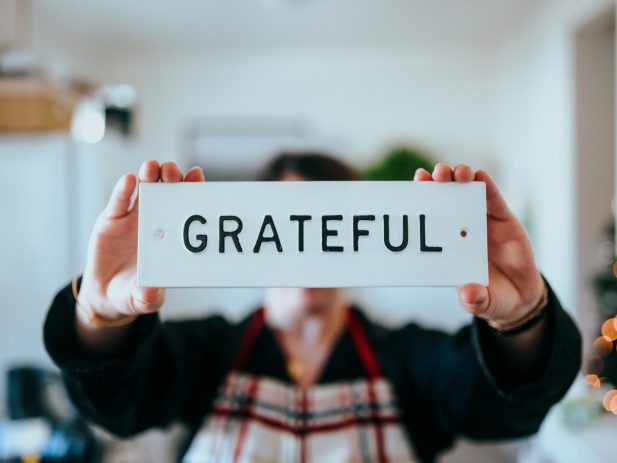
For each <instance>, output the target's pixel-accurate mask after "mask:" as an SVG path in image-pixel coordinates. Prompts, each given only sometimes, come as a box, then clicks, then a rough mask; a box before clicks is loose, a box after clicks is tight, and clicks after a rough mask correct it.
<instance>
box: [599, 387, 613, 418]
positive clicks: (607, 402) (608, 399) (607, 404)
mask: <svg viewBox="0 0 617 463" xmlns="http://www.w3.org/2000/svg"><path fill="white" fill-rule="evenodd" d="M602 405H603V406H604V409H605V410H606V411H607V412H611V413H614V414H617V389H611V390H610V391H608V392H607V393H606V394H604V398H603V399H602Z"/></svg>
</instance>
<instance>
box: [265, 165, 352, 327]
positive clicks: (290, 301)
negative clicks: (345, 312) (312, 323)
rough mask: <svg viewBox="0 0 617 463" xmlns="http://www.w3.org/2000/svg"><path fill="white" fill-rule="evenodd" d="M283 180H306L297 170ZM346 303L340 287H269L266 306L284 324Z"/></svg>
mask: <svg viewBox="0 0 617 463" xmlns="http://www.w3.org/2000/svg"><path fill="white" fill-rule="evenodd" d="M280 180H281V181H305V180H306V178H304V177H302V176H300V175H298V174H296V173H295V172H286V173H284V174H283V175H282V176H281V179H280ZM344 303H345V291H344V290H342V289H340V288H268V289H267V290H266V298H265V306H266V309H267V310H268V312H269V313H270V314H269V315H270V316H272V317H273V318H275V319H277V321H279V322H280V323H282V324H284V323H285V320H297V319H298V318H304V317H307V316H322V315H324V314H325V313H326V312H327V311H328V310H330V309H332V308H334V307H338V306H342V304H344Z"/></svg>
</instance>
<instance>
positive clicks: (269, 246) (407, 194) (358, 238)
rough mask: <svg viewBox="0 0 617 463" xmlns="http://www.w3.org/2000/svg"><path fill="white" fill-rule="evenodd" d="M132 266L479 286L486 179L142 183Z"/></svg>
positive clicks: (238, 281)
mask: <svg viewBox="0 0 617 463" xmlns="http://www.w3.org/2000/svg"><path fill="white" fill-rule="evenodd" d="M307 216H310V219H309V218H307ZM405 223H407V227H405ZM240 227H241V230H240ZM405 228H406V230H407V233H406V234H405V236H406V238H405V237H404V233H403V232H404V231H405ZM221 232H222V233H221ZM137 269H138V271H137V275H138V284H139V285H140V286H153V287H368V286H458V285H461V284H464V283H480V284H483V285H487V284H488V258H487V240H486V193H485V184H484V183H483V182H472V183H455V182H451V183H438V182H412V181H387V182H375V181H371V182H364V181H353V182H203V183H142V184H141V185H140V188H139V245H138V259H137Z"/></svg>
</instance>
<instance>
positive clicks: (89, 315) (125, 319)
mask: <svg viewBox="0 0 617 463" xmlns="http://www.w3.org/2000/svg"><path fill="white" fill-rule="evenodd" d="M81 281H82V280H81V279H80V278H79V277H78V275H76V276H75V277H74V278H73V281H72V284H71V289H72V292H73V298H74V299H75V308H76V311H77V317H78V319H79V320H80V321H81V322H82V323H83V324H85V325H88V326H92V327H99V328H114V327H119V326H124V325H128V324H130V323H132V322H133V321H134V320H135V319H137V315H125V314H122V313H120V312H117V311H114V312H113V313H109V314H108V313H103V312H102V311H99V310H97V309H96V308H95V307H97V306H96V305H95V304H91V303H90V302H89V300H90V298H89V297H88V296H86V295H88V294H92V292H91V291H88V290H87V285H86V284H84V285H83V287H82V285H81Z"/></svg>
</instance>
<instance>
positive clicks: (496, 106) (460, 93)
mask: <svg viewBox="0 0 617 463" xmlns="http://www.w3.org/2000/svg"><path fill="white" fill-rule="evenodd" d="M24 5H25V6H24ZM614 25H615V5H614V2H613V1H612V0H584V1H580V0H470V1H466V2H458V1H454V0H442V1H437V2H424V1H420V0H413V1H402V0H397V1H390V2H357V1H355V2H354V1H347V0H338V1H330V2H322V1H317V0H315V1H309V0H303V1H301V0H295V1H294V0H288V1H284V0H262V1H256V2H250V3H248V2H240V1H237V0H228V1H226V2H198V1H188V2H182V3H177V2H175V3H171V2H166V3H164V2H155V3H152V2H119V1H115V0H114V1H107V2H97V3H87V4H86V3H84V2H79V1H77V0H56V1H51V0H49V1H47V0H40V1H35V2H20V1H19V0H2V1H1V2H0V44H3V46H4V48H5V49H9V50H11V49H19V50H25V51H26V52H27V53H26V57H27V58H26V60H27V59H29V58H28V57H30V56H35V57H36V62H37V63H38V64H37V65H38V66H40V67H42V68H44V69H45V73H46V74H47V76H48V77H49V79H50V80H52V81H53V82H56V83H58V85H65V86H66V85H67V84H68V83H69V82H71V83H72V84H73V85H74V84H75V81H76V80H79V81H83V82H88V83H89V85H90V84H94V85H95V87H96V86H97V85H98V86H103V85H109V84H126V85H129V86H130V87H131V88H132V89H134V91H135V94H136V98H137V99H136V103H135V104H134V106H133V109H134V112H133V117H134V126H133V133H132V134H130V135H128V136H123V135H120V134H119V133H117V132H114V131H108V132H106V133H105V135H104V137H103V138H102V139H101V140H97V142H96V143H85V142H83V141H77V140H76V139H75V137H71V136H69V135H68V134H66V133H61V132H58V131H52V132H51V133H49V132H47V131H46V132H45V133H42V132H40V133H32V132H27V133H24V132H18V131H6V132H4V133H1V134H0V156H1V157H2V160H3V165H2V169H0V182H1V183H0V184H1V185H2V187H1V189H2V199H1V200H0V217H2V224H3V233H2V237H3V239H2V240H1V242H0V259H1V261H2V262H3V265H2V266H1V267H0V268H1V270H0V276H1V279H0V290H1V291H2V293H3V295H4V297H3V300H2V303H1V307H0V309H1V310H2V318H1V320H2V323H1V324H0V367H2V369H4V368H6V367H7V366H9V365H12V364H17V363H19V362H25V361H28V362H36V363H39V364H43V365H48V364H49V362H48V360H47V358H46V355H45V353H44V350H43V347H42V341H41V334H40V333H41V324H42V321H43V318H44V314H45V311H46V309H47V307H48V305H49V302H50V299H51V297H52V296H53V294H54V292H55V291H56V290H57V289H58V288H60V287H61V286H62V285H64V284H66V283H67V282H68V280H69V279H70V278H71V277H72V275H73V274H74V273H75V272H77V271H79V269H80V268H82V267H83V262H84V258H85V249H86V243H87V238H88V234H89V230H90V228H91V226H92V223H93V221H94V219H95V218H96V215H97V214H98V212H99V211H100V210H101V209H102V207H103V206H104V204H105V201H106V197H107V195H108V194H109V192H110V191H111V188H112V186H113V184H114V182H115V180H116V179H117V177H118V176H120V175H121V174H123V173H125V172H127V171H135V170H136V169H137V168H138V166H139V164H140V163H141V162H142V161H144V160H146V159H151V158H154V159H158V160H161V161H163V160H175V161H177V162H178V163H179V164H180V165H181V166H182V167H184V168H188V167H191V166H192V165H193V164H194V163H195V162H199V163H200V164H201V165H203V167H204V168H205V170H206V176H207V177H208V172H209V170H212V171H216V170H217V169H219V170H220V169H224V170H226V171H229V170H230V169H231V170H233V169H238V170H241V171H242V172H251V171H253V170H255V169H256V168H257V167H258V166H259V165H260V164H261V163H262V162H263V161H264V160H265V158H266V156H267V155H270V154H273V153H271V152H268V150H267V149H266V150H261V151H259V152H257V151H251V150H250V149H249V150H247V149H240V148H238V149H236V150H234V149H228V151H229V152H225V150H224V149H223V150H222V151H218V153H219V155H217V154H216V153H217V151H216V149H217V148H216V146H217V145H216V143H214V144H213V145H208V143H212V136H213V135H212V134H213V132H212V127H214V128H216V130H214V132H215V135H216V136H220V134H221V133H224V134H225V135H224V136H225V137H227V138H224V140H227V139H230V140H231V142H230V143H232V145H233V143H236V141H234V137H236V138H239V137H240V136H242V135H243V133H244V132H243V131H246V130H247V127H248V128H249V131H250V130H254V129H255V128H256V127H257V130H259V128H262V129H263V127H264V126H265V127H269V128H270V129H272V127H274V131H275V133H276V135H275V136H274V138H275V139H276V137H278V136H279V134H278V132H277V130H278V131H279V132H280V139H282V140H287V142H288V144H290V145H293V146H294V147H300V148H303V147H306V148H319V149H324V150H327V151H331V152H335V153H338V154H340V155H341V156H342V157H344V158H346V159H347V160H349V161H350V162H352V163H354V164H355V165H357V166H358V167H360V168H365V167H367V166H369V165H370V164H371V163H374V162H376V161H377V160H378V159H379V157H380V156H381V154H382V153H384V152H385V151H386V150H387V149H388V148H389V147H391V146H393V145H396V144H408V145H410V146H414V147H417V148H419V149H421V150H423V151H425V152H426V153H427V154H428V155H429V156H431V157H432V158H434V159H435V160H442V161H445V162H448V163H452V164H456V163H459V162H465V163H468V164H470V165H472V166H473V167H474V168H484V169H487V170H489V171H490V172H491V173H492V174H493V175H494V176H495V177H496V179H497V180H498V182H499V184H500V185H501V187H502V189H503V192H504V194H505V196H506V198H507V200H508V202H509V203H510V205H511V207H512V209H513V210H514V211H515V212H516V213H517V214H518V215H519V217H521V218H522V219H523V221H524V222H525V224H526V226H527V227H528V230H529V232H530V234H531V236H532V239H533V242H534V245H535V249H536V253H537V259H538V263H539V265H540V267H541V269H542V271H543V272H544V273H545V275H546V276H547V278H548V279H549V281H550V282H551V283H552V284H553V286H554V287H555V289H556V291H557V292H558V294H559V295H560V297H561V299H562V302H563V303H564V305H565V306H566V308H567V309H568V310H570V311H572V312H573V313H574V315H575V316H576V317H577V319H578V321H579V323H580V324H581V326H582V327H583V329H584V330H585V335H586V338H587V342H586V350H587V351H589V350H590V349H591V342H592V341H593V339H594V337H595V336H597V331H598V323H599V320H600V318H601V316H600V315H599V313H598V311H597V307H596V305H597V304H596V299H595V293H594V291H593V287H592V285H591V280H592V277H593V275H594V274H595V272H598V271H599V269H600V268H601V267H602V265H603V261H602V258H601V257H602V256H600V257H598V255H599V251H598V249H602V246H604V248H606V242H607V240H608V239H609V237H607V234H606V232H605V231H604V228H605V227H606V225H607V224H609V223H610V222H611V221H612V212H611V199H612V196H613V192H614V178H615V162H614V151H615V150H614V140H615V119H614V113H615V94H614V86H615V68H614V60H615V48H614V43H615V26H614ZM82 87H83V85H82ZM1 89H2V87H0V90H1ZM0 104H1V103H0ZM286 137H287V138H286ZM219 143H220V142H219ZM223 144H225V143H223ZM196 146H197V148H195V147H196ZM233 146H235V145H233ZM267 146H272V147H275V146H277V144H276V141H273V142H272V143H271V144H270V145H267ZM200 147H201V148H200ZM213 147H214V148H213ZM280 147H281V148H283V147H285V143H283V142H281V144H280ZM221 153H222V154H221ZM409 175H410V176H411V175H412V173H411V172H410V173H409ZM603 243H604V244H603ZM611 252H612V251H611ZM260 295H261V291H259V290H183V291H179V290H176V291H172V292H171V293H170V295H169V298H168V302H167V303H166V307H165V309H164V310H163V313H164V315H165V316H166V317H185V316H198V315H201V314H203V313H205V312H206V311H211V310H215V309H217V310H220V309H222V310H225V311H226V313H228V314H229V315H230V316H232V317H238V316H240V315H241V314H243V313H245V312H246V311H247V310H249V309H250V308H252V307H254V306H255V304H257V303H258V302H259V299H260ZM354 296H355V297H356V298H357V299H358V300H359V301H360V302H361V303H362V304H364V305H365V306H366V307H367V308H368V309H369V310H370V311H371V313H373V314H374V315H375V317H377V318H380V319H381V320H383V321H385V322H387V323H394V322H401V321H404V320H409V319H416V320H419V321H420V322H423V323H424V324H427V325H432V326H436V327H440V328H443V329H446V330H453V329H455V328H457V327H458V326H460V325H462V324H463V323H465V322H466V321H467V317H466V315H465V314H464V313H463V311H462V310H461V309H460V308H459V307H458V305H457V302H456V294H455V292H454V290H453V289H434V288H428V289H379V288H375V289H358V290H354ZM2 384H3V383H2V380H0V404H1V403H3V400H2V391H3V386H2ZM1 410H2V407H1V406H0V414H1ZM468 452H471V450H468ZM484 452H493V453H491V455H493V457H491V458H494V459H495V461H501V459H507V458H513V457H512V455H513V454H514V453H515V452H514V451H510V450H508V449H506V450H503V449H502V448H499V449H498V450H492V449H491V450H484ZM457 455H458V456H457ZM465 455H475V454H473V453H469V454H465V452H463V453H460V454H455V456H454V457H451V458H455V459H457V460H456V461H464V460H465V458H467V457H465ZM483 455H488V453H484V454H483ZM468 458H473V457H468ZM486 458H489V457H488V456H487V457H486ZM555 458H558V457H555ZM555 461H559V460H558V459H556V460H555ZM563 461H568V460H563Z"/></svg>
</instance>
